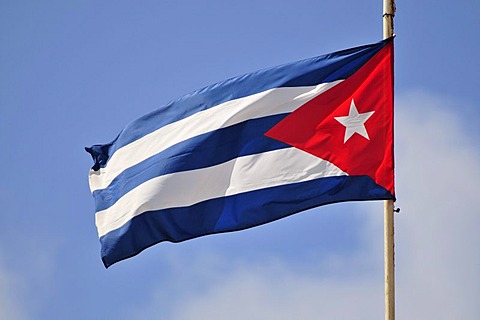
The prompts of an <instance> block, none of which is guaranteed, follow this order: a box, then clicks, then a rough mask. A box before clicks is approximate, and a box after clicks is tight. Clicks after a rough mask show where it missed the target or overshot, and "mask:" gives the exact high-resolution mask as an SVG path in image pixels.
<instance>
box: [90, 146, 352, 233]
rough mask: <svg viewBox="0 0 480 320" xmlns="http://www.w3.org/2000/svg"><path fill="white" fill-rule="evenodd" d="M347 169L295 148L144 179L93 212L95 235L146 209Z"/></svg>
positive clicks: (163, 207)
mask: <svg viewBox="0 0 480 320" xmlns="http://www.w3.org/2000/svg"><path fill="white" fill-rule="evenodd" d="M341 175H346V173H344V172H343V171H342V170H340V169H339V168H338V167H336V166H335V165H333V164H331V163H330V162H328V161H325V160H322V159H320V158H317V157H315V156H313V155H311V154H309V153H306V152H304V151H301V150H299V149H296V148H287V149H279V150H274V151H269V152H265V153H260V154H255V155H249V156H245V157H240V158H236V159H233V160H231V161H228V162H225V163H222V164H219V165H216V166H212V167H208V168H202V169H197V170H191V171H183V172H176V173H172V174H168V175H164V176H160V177H157V178H154V179H152V180H149V181H147V182H145V183H143V184H141V185H140V186H138V187H136V188H135V189H133V190H131V191H130V192H128V193H127V194H125V195H124V196H123V197H122V198H120V199H119V200H118V201H117V202H116V203H115V204H114V205H113V206H111V207H110V208H108V209H105V210H103V211H99V212H97V213H96V224H97V228H98V233H99V236H100V237H101V236H103V235H105V234H106V233H108V232H110V231H112V230H115V229H117V228H119V227H121V226H122V225H124V224H125V223H126V222H127V221H129V220H130V219H132V218H133V217H135V216H137V215H139V214H141V213H143V212H146V211H151V210H160V209H166V208H174V207H182V206H190V205H193V204H195V203H199V202H201V201H204V200H208V199H214V198H219V197H223V196H228V195H234V194H239V193H242V192H247V191H253V190H259V189H263V188H267V187H273V186H280V185H286V184H291V183H296V182H302V181H309V180H313V179H316V178H321V177H330V176H341Z"/></svg>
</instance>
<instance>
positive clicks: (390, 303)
mask: <svg viewBox="0 0 480 320" xmlns="http://www.w3.org/2000/svg"><path fill="white" fill-rule="evenodd" d="M395 9H396V8H395V0H383V38H384V39H386V38H389V37H392V36H393V18H394V17H395ZM394 210H395V209H394V205H393V200H385V203H384V266H385V320H395V251H394V248H395V242H394V221H393V220H394V217H393V215H394Z"/></svg>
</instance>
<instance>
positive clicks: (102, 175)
mask: <svg viewBox="0 0 480 320" xmlns="http://www.w3.org/2000/svg"><path fill="white" fill-rule="evenodd" d="M341 81H343V80H338V81H334V82H331V83H323V84H319V85H317V86H310V87H292V88H275V89H271V90H267V91H264V92H261V93H257V94H254V95H252V96H248V97H244V98H240V99H236V100H230V101H227V102H224V103H222V104H219V105H218V106H215V107H212V108H210V109H207V110H205V111H201V112H198V113H195V114H193V115H191V116H189V117H187V118H185V119H182V120H180V121H177V122H174V123H170V124H168V125H166V126H164V127H162V128H160V129H158V130H156V131H154V132H152V133H150V134H148V135H146V136H144V137H142V138H140V139H138V140H136V141H134V142H132V143H130V144H128V145H126V146H124V147H122V148H120V149H118V150H117V151H116V152H115V153H114V154H113V155H112V157H111V158H110V160H109V162H108V165H107V166H106V167H105V168H100V170H97V171H93V170H90V175H89V181H90V190H91V191H92V192H93V191H95V190H98V189H104V188H106V187H107V186H108V185H109V184H110V183H111V182H112V181H113V179H115V177H116V176H117V175H118V174H120V173H121V172H122V171H123V170H125V169H127V168H129V167H131V166H133V165H135V164H137V163H140V162H141V161H143V160H145V159H148V158H149V157H151V156H154V155H155V154H157V153H159V152H161V151H163V150H165V149H167V148H168V147H171V146H173V145H174V144H177V143H179V142H181V141H184V140H186V139H189V138H192V137H195V136H198V135H200V134H203V133H207V132H210V131H214V130H217V129H220V128H225V127H228V126H231V125H234V124H237V123H240V122H243V121H245V120H248V119H255V118H261V117H265V116H270V115H275V114H281V113H287V112H292V111H294V110H295V109H297V108H298V107H300V106H301V105H303V104H305V103H306V102H307V101H308V100H311V99H313V98H314V97H316V96H318V95H320V94H321V93H323V92H325V91H326V90H328V89H330V88H332V87H333V86H335V85H336V84H338V83H340V82H341ZM185 128H188V130H185Z"/></svg>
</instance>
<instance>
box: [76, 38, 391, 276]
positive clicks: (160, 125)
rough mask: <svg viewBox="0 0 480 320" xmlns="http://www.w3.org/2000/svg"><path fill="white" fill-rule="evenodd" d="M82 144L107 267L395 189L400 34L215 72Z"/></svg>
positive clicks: (384, 195) (381, 197)
mask: <svg viewBox="0 0 480 320" xmlns="http://www.w3.org/2000/svg"><path fill="white" fill-rule="evenodd" d="M85 149H86V150H87V151H88V152H89V153H90V154H91V155H92V157H93V159H94V165H93V167H92V169H91V170H90V173H89V184H90V189H91V191H92V194H93V197H94V199H95V212H96V213H95V220H96V226H97V229H98V235H99V239H100V243H101V257H102V261H103V263H104V265H105V267H109V266H110V265H112V264H114V263H116V262H118V261H120V260H123V259H126V258H129V257H132V256H134V255H137V254H138V253H140V252H141V251H142V250H144V249H146V248H148V247H150V246H152V245H154V244H157V243H159V242H162V241H170V242H180V241H184V240H187V239H192V238H196V237H199V236H203V235H208V234H215V233H221V232H228V231H235V230H241V229H246V228H250V227H253V226H257V225H260V224H264V223H268V222H271V221H274V220H277V219H280V218H283V217H286V216H289V215H292V214H294V213H297V212H300V211H304V210H306V209H309V208H312V207H316V206H320V205H325V204H329V203H335V202H342V201H359V200H384V199H394V197H395V192H394V171H393V39H392V38H390V39H386V40H383V41H381V42H378V43H375V44H370V45H364V46H360V47H356V48H352V49H347V50H343V51H338V52H334V53H330V54H326V55H322V56H318V57H314V58H310V59H305V60H301V61H297V62H293V63H288V64H284V65H281V66H277V67H273V68H269V69H264V70H260V71H256V72H253V73H249V74H245V75H242V76H239V77H235V78H232V79H229V80H225V81H222V82H219V83H216V84H214V85H211V86H208V87H205V88H203V89H200V90H197V91H195V92H193V93H190V94H188V95H185V96H183V97H181V98H179V99H176V100H174V101H172V102H170V103H168V104H166V105H164V106H162V107H160V108H158V109H157V110H155V111H153V112H151V113H149V114H147V115H145V116H143V117H141V118H139V119H137V120H135V121H133V122H131V123H130V124H128V125H127V126H126V127H125V128H124V129H123V130H122V131H121V132H120V134H119V135H118V136H117V138H116V139H114V140H113V141H112V142H111V143H108V144H104V145H94V146H92V147H90V148H85Z"/></svg>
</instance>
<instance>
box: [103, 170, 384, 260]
mask: <svg viewBox="0 0 480 320" xmlns="http://www.w3.org/2000/svg"><path fill="white" fill-rule="evenodd" d="M381 199H393V197H392V195H391V194H390V193H389V192H388V191H387V190H385V189H384V188H382V187H380V186H378V185H377V184H375V183H374V182H373V181H372V179H371V178H369V177H366V176H356V177H352V176H340V177H330V178H321V179H317V180H312V181H307V182H301V183H295V184H290V185H284V186H278V187H271V188H267V189H262V190H256V191H252V192H247V193H242V194H237V195H234V196H228V197H222V198H217V199H212V200H207V201H204V202H201V203H198V204H195V205H193V206H189V207H181V208H171V209H165V210H158V211H150V212H146V213H143V214H142V215H139V216H137V217H135V218H133V219H132V220H130V221H129V222H127V223H126V224H125V225H123V226H122V227H120V228H119V229H116V230H113V231H111V232H109V233H108V234H106V235H104V236H103V237H101V238H100V243H101V246H102V249H101V256H102V260H103V263H104V264H105V266H106V267H109V266H110V265H112V264H114V263H115V262H118V261H120V260H123V259H126V258H129V257H132V256H134V255H137V254H138V253H140V252H141V251H143V250H144V249H146V248H148V247H150V246H152V245H154V244H156V243H159V242H163V241H170V242H181V241H184V240H188V239H193V238H196V237H200V236H204V235H208V234H215V233H222V232H229V231H236V230H242V229H246V228H250V227H253V226H257V225H261V224H264V223H268V222H271V221H274V220H277V219H280V218H283V217H286V216H289V215H292V214H294V213H297V212H300V211H303V210H306V209H309V208H312V207H316V206H320V205H325V204H328V203H334V202H342V201H360V200H381Z"/></svg>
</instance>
